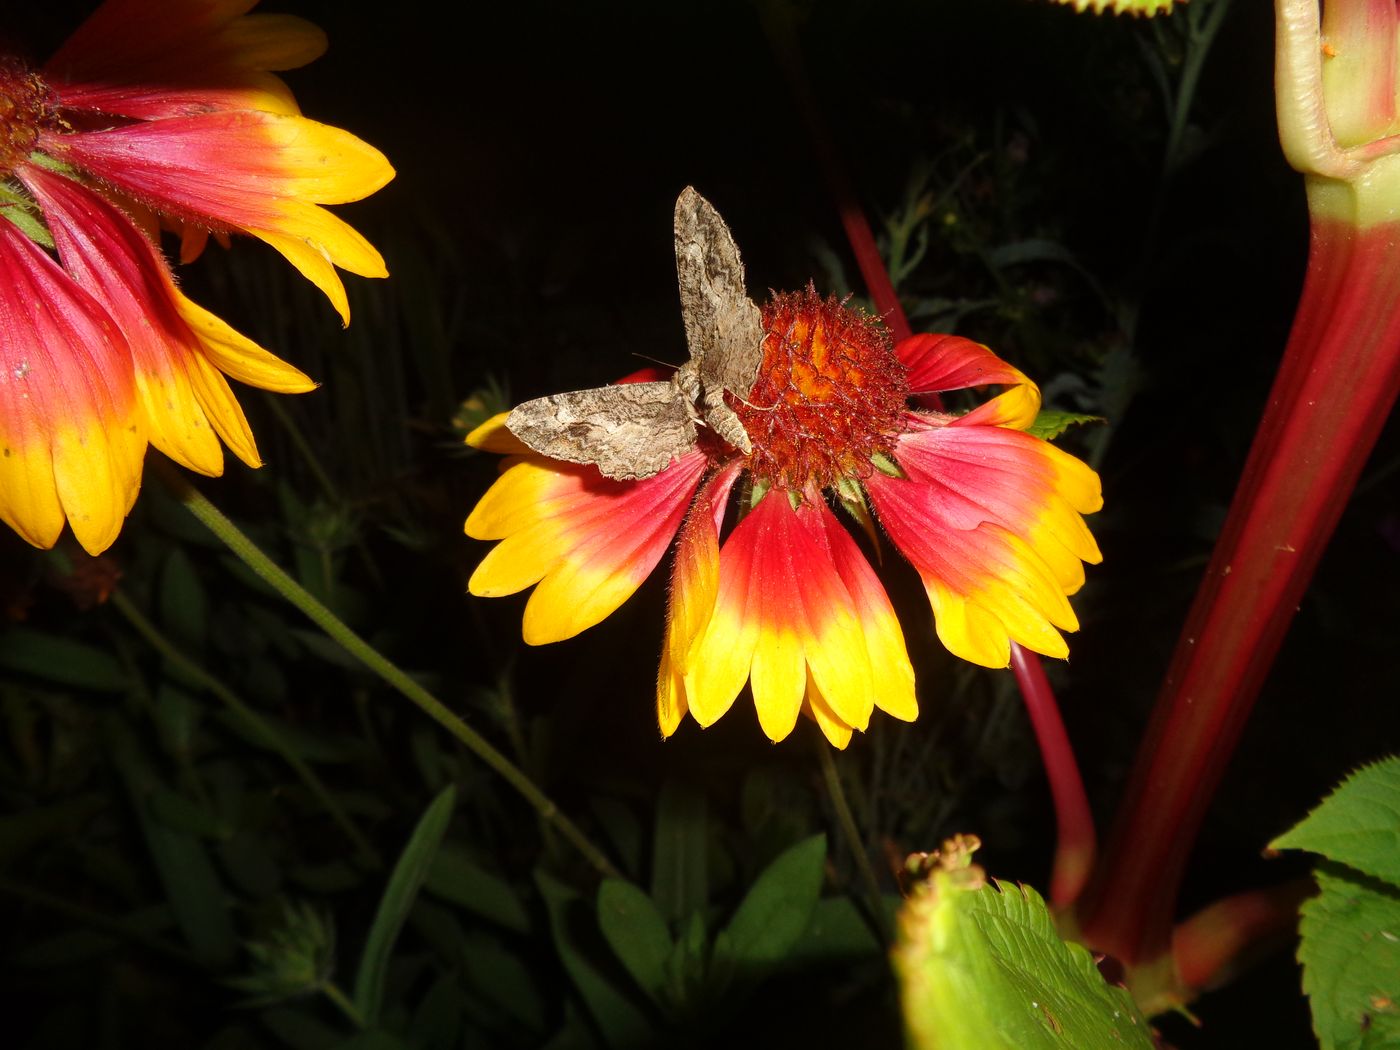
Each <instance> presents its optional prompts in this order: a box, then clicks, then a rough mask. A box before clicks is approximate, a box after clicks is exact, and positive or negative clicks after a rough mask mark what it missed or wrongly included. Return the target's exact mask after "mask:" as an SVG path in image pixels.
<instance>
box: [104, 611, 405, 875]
mask: <svg viewBox="0 0 1400 1050" xmlns="http://www.w3.org/2000/svg"><path fill="white" fill-rule="evenodd" d="M110 601H111V604H112V606H113V608H115V609H116V610H117V612H119V613H121V614H122V616H123V617H125V619H126V622H127V623H129V624H131V626H132V627H133V628H135V630H136V633H137V634H139V635H141V637H142V638H144V639H146V641H147V642H148V643H149V644H150V646H151V648H152V649H154V650H155V651H156V652H158V653H160V655H161V656H163V657H164V658H165V659H166V661H167V662H169V664H170V665H171V666H172V667H174V668H176V669H178V670H179V671H180V673H182V674H183V675H185V676H186V677H187V678H190V679H191V680H193V681H196V682H198V683H199V684H200V685H202V686H203V687H204V688H205V689H207V690H208V691H209V692H211V693H213V694H214V696H215V697H216V698H217V699H218V700H219V701H220V702H221V703H222V704H223V705H224V706H225V707H227V708H228V709H229V711H230V712H231V713H232V714H233V716H234V717H235V718H237V719H238V721H240V722H241V723H243V726H244V728H245V729H247V731H248V732H249V733H251V734H253V735H254V736H256V737H257V738H258V739H260V740H262V741H263V742H264V743H266V744H267V745H268V747H270V748H272V750H274V751H276V752H277V753H278V754H279V755H281V756H282V758H283V759H284V760H285V761H286V763H287V765H289V766H291V768H292V771H293V772H294V773H296V775H297V776H299V777H300V778H301V781H302V783H303V784H305V785H306V786H307V788H308V789H309V790H310V792H311V793H312V794H313V795H315V796H316V798H317V800H318V801H319V802H320V803H321V805H323V806H325V807H326V812H327V813H329V814H330V816H331V819H332V820H334V821H335V822H336V823H337V824H339V825H340V828H341V830H342V831H344V832H345V836H346V838H348V839H349V840H350V841H351V843H352V844H353V845H354V847H355V850H356V852H358V853H359V854H360V857H361V859H362V860H364V862H365V863H366V864H368V865H369V866H370V867H372V868H378V867H380V865H381V863H382V862H381V860H380V858H379V854H378V853H376V852H375V849H374V847H373V846H372V845H370V842H369V840H368V839H367V838H365V837H364V835H363V834H361V833H360V829H359V828H357V827H355V824H354V822H353V821H352V820H351V819H350V817H349V816H348V815H347V814H346V812H345V810H343V809H342V808H341V807H340V805H339V803H337V802H336V800H335V797H334V796H333V795H332V794H331V793H330V790H329V789H328V788H327V787H326V785H325V783H324V782H323V781H322V780H321V778H320V777H318V776H317V775H316V772H315V770H313V769H312V768H311V767H310V766H308V765H307V764H306V763H305V762H303V761H302V759H301V756H299V755H298V754H297V753H296V751H294V750H293V749H292V746H291V745H290V744H289V743H288V742H287V741H286V740H284V739H283V738H282V735H281V734H280V733H278V732H277V730H276V729H275V728H273V726H272V725H271V724H269V723H268V721H267V720H266V719H265V718H263V717H262V716H261V715H260V714H258V713H257V712H256V711H255V710H253V709H252V708H251V707H249V706H248V705H247V704H245V703H244V702H243V701H242V700H240V699H239V698H238V696H237V694H235V693H234V692H233V691H232V690H231V689H229V688H228V687H227V686H226V685H224V683H223V682H221V681H219V679H218V678H216V677H215V676H214V675H212V674H210V673H209V672H208V671H206V670H205V669H204V668H203V667H202V666H200V665H199V664H198V663H196V662H195V661H194V660H192V659H190V657H188V656H186V655H185V654H184V653H182V652H181V651H180V650H179V649H178V648H177V647H176V646H175V643H174V642H172V641H171V640H170V639H169V638H167V637H166V636H165V635H164V634H162V633H161V631H160V629H159V628H158V627H156V625H155V624H153V623H151V621H150V620H148V619H146V617H145V615H144V614H143V613H142V612H141V610H140V609H138V608H137V607H136V604H135V603H134V602H133V601H132V600H131V599H130V598H128V597H127V596H126V595H125V594H124V593H122V591H120V590H118V591H114V592H113V593H112V597H111V599H110Z"/></svg>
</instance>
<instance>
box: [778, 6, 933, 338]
mask: <svg viewBox="0 0 1400 1050" xmlns="http://www.w3.org/2000/svg"><path fill="white" fill-rule="evenodd" d="M762 11H763V16H764V27H765V28H766V29H767V31H768V39H769V40H770V41H771V42H772V44H773V50H774V51H775V52H776V55H777V59H778V64H779V65H780V66H781V67H782V70H783V73H784V74H785V75H786V76H787V81H788V87H789V88H790V89H791V91H792V95H793V101H794V102H796V103H797V109H798V112H799V113H800V114H801V116H802V121H803V123H804V124H806V125H807V132H808V134H809V135H810V136H811V139H812V149H813V150H814V151H815V152H816V154H817V160H818V162H819V163H820V166H821V170H822V175H823V176H824V177H825V178H826V184H827V189H828V190H829V191H830V193H831V197H832V200H834V201H835V202H836V210H837V212H838V213H839V214H840V216H841V225H842V227H844V229H845V231H846V239H847V240H848V241H849V242H850V245H851V251H852V252H853V253H854V254H855V257H856V265H857V266H858V267H859V268H860V275H861V279H862V280H864V281H865V287H866V290H867V291H869V293H870V299H871V301H872V302H873V303H874V304H875V309H876V311H877V312H878V313H879V314H880V316H881V317H882V318H884V321H885V324H887V325H889V328H890V332H891V333H893V335H894V338H895V341H896V342H898V341H899V340H901V339H908V338H909V336H911V335H912V334H913V329H912V328H910V327H909V319H908V317H906V316H905V314H904V307H903V306H902V305H901V304H900V302H899V294H898V293H897V292H896V291H895V287H894V283H893V282H892V281H891V280H890V274H889V271H888V270H887V269H886V268H885V261H884V259H882V258H881V256H880V248H879V245H878V244H877V243H876V241H875V234H874V233H873V232H872V231H871V229H870V223H869V221H868V220H867V219H866V217H865V210H864V209H863V208H862V207H861V206H860V203H859V200H858V198H857V197H856V193H855V188H854V187H853V186H852V185H851V179H850V176H849V175H848V174H847V173H846V167H845V165H844V164H842V162H841V154H840V151H839V150H838V149H837V148H836V143H835V141H834V140H833V139H832V137H831V133H830V132H829V131H828V130H827V127H826V121H825V120H823V119H822V115H821V109H820V107H819V106H818V105H817V102H816V98H815V97H814V96H813V94H812V88H811V84H810V82H809V81H808V79H807V72H806V68H805V66H804V64H803V61H802V51H801V49H800V48H799V47H798V44H797V35H796V33H794V32H793V27H792V22H791V19H790V17H789V12H788V10H787V7H786V5H785V4H783V3H781V2H780V0H773V2H769V3H765V4H763V5H762Z"/></svg>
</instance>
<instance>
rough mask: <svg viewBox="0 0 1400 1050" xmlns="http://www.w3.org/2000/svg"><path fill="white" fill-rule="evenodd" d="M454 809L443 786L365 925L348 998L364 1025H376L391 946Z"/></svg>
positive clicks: (452, 792) (452, 796)
mask: <svg viewBox="0 0 1400 1050" xmlns="http://www.w3.org/2000/svg"><path fill="white" fill-rule="evenodd" d="M456 804H457V789H456V788H454V787H453V786H452V785H450V784H449V785H448V786H447V787H446V788H444V789H443V790H442V792H441V793H440V794H439V795H438V796H437V798H435V799H433V801H432V802H431V803H429V805H428V808H427V810H426V811H425V812H424V813H423V816H422V819H420V820H419V821H418V826H417V827H416V828H414V829H413V834H412V835H411V836H409V839H408V845H406V846H405V847H404V850H403V853H402V855H400V857H399V862H398V863H397V864H395V865H394V871H393V874H392V875H390V876H389V884H388V886H387V887H385V890H384V896H383V898H381V900H380V901H379V910H378V911H377V912H376V913H375V916H374V923H373V925H371V926H370V930H369V937H368V938H367V939H366V940H365V950H364V954H363V955H362V956H360V968H359V971H358V972H357V973H356V974H355V992H354V995H353V996H352V999H353V1001H354V1003H355V1008H356V1009H357V1010H358V1011H359V1012H360V1016H361V1017H363V1018H364V1019H365V1022H366V1023H367V1024H371V1025H372V1024H375V1023H376V1022H377V1021H378V1020H379V1010H380V1007H381V1006H382V1005H383V1002H384V978H385V976H386V975H387V973H388V970H389V956H390V953H391V952H392V951H393V948H394V941H395V940H397V939H398V936H399V931H400V930H402V929H403V924H404V921H405V920H406V919H407V918H408V913H409V910H410V909H411V908H412V907H413V902H414V900H415V898H417V896H418V890H419V888H420V887H421V886H422V885H423V881H424V880H425V879H426V878H427V877H428V868H429V866H430V865H431V864H432V862H433V857H434V856H435V855H436V854H437V851H438V847H439V846H440V845H441V844H442V837H443V835H445V834H446V833H447V825H448V822H449V821H451V819H452V810H453V807H455V806H456Z"/></svg>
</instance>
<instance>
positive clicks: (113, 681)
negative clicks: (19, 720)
mask: <svg viewBox="0 0 1400 1050" xmlns="http://www.w3.org/2000/svg"><path fill="white" fill-rule="evenodd" d="M0 668H4V669H6V670H8V671H19V672H21V673H23V674H30V675H33V676H34V677H35V678H42V679H44V680H45V681H48V682H56V683H58V684H59V685H74V686H80V687H81V688H84V689H96V690H98V691H100V692H110V693H119V692H122V691H123V690H125V689H126V688H127V686H128V685H129V684H130V679H129V678H128V677H127V673H126V669H125V668H124V667H122V665H121V664H120V663H118V662H117V660H116V658H115V657H113V656H112V655H111V654H110V653H107V652H104V651H103V650H101V649H98V648H96V647H95V646H91V645H85V644H84V643H82V642H75V641H72V640H71V639H68V638H60V637H59V636H57V635H53V634H48V633H46V632H44V631H36V630H33V629H32V628H28V627H11V628H8V629H7V630H6V631H5V632H4V633H3V634H0Z"/></svg>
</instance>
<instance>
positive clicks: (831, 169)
mask: <svg viewBox="0 0 1400 1050" xmlns="http://www.w3.org/2000/svg"><path fill="white" fill-rule="evenodd" d="M763 15H764V28H765V29H766V31H767V33H768V39H769V41H770V42H771V44H772V47H773V50H774V54H775V56H776V58H777V62H778V65H779V66H780V68H781V69H782V71H783V74H784V76H785V77H786V78H787V82H788V88H789V90H790V91H791V92H792V97H793V101H794V103H795V105H796V106H797V109H798V112H799V113H800V114H801V117H802V121H803V123H804V124H805V125H806V127H807V131H808V134H809V135H810V137H811V142H812V149H813V152H815V153H816V155H817V159H818V162H819V164H820V167H821V170H822V174H823V176H824V178H825V180H826V184H827V189H828V191H829V192H830V193H831V196H832V200H833V202H834V203H835V205H836V209H837V212H838V213H839V214H840V216H841V225H842V227H843V229H844V230H845V232H846V239H847V241H848V242H849V243H850V246H851V252H852V254H854V255H855V258H856V265H857V267H858V268H859V270H860V273H861V279H862V280H863V281H864V283H865V287H866V290H867V291H868V292H869V294H870V298H871V301H872V302H873V303H874V304H875V309H876V311H877V312H878V313H879V315H880V317H881V319H882V320H883V321H884V322H885V324H886V325H887V326H888V327H889V329H890V331H891V332H892V333H893V335H894V338H895V339H896V341H899V340H903V339H907V338H909V337H910V335H911V334H912V331H913V330H912V329H911V328H910V325H909V319H908V317H907V315H906V314H905V312H904V307H903V305H902V304H901V303H900V301H899V293H898V292H897V291H896V289H895V287H894V282H893V281H892V280H891V279H890V274H889V269H888V267H887V266H886V265H885V260H884V258H883V256H882V255H881V254H880V249H879V245H878V244H877V243H876V240H875V236H874V234H873V232H872V231H871V227H870V223H869V221H868V220H867V218H866V215H865V211H864V209H863V208H862V207H861V205H860V202H859V199H858V197H857V195H856V192H855V188H854V186H853V185H852V183H851V178H850V175H849V174H848V173H847V171H846V167H845V164H844V163H843V162H842V159H841V154H840V151H839V150H838V149H837V147H836V144H835V140H834V139H833V137H832V135H831V131H830V129H829V128H828V126H827V124H826V121H825V119H824V118H823V116H822V111H821V107H820V106H819V105H818V104H817V101H816V97H815V95H814V94H813V92H812V86H811V81H810V80H809V79H808V77H807V71H806V65H805V63H804V62H803V60H802V51H801V48H800V46H799V44H798V41H797V34H796V32H795V30H794V27H793V21H792V19H793V13H792V10H791V7H790V6H789V5H788V4H786V3H784V2H783V0H771V2H769V3H766V4H764V5H763ZM934 396H935V398H936V396H937V395H936V394H935V395H934ZM935 404H936V402H935ZM1011 668H1012V672H1013V673H1014V674H1015V676H1016V684H1017V686H1018V687H1019V689H1020V691H1021V696H1022V698H1023V700H1024V701H1025V704H1026V710H1027V712H1028V713H1029V715H1030V719H1031V724H1032V727H1033V729H1034V731H1035V735H1036V742H1037V744H1038V745H1039V747H1040V751H1041V757H1042V759H1043V761H1044V764H1045V771H1046V776H1047V778H1048V779H1049V783H1050V793H1051V797H1052V799H1053V802H1054V808H1055V821H1056V848H1055V857H1054V860H1053V863H1052V868H1051V877H1050V900H1051V902H1052V903H1054V904H1057V905H1062V906H1066V905H1069V904H1070V903H1072V902H1073V901H1074V899H1075V898H1076V897H1077V896H1078V894H1079V891H1080V890H1081V889H1082V888H1083V886H1084V883H1085V881H1086V879H1087V878H1088V873H1089V870H1090V868H1091V866H1092V865H1093V862H1094V856H1095V850H1096V848H1097V838H1096V835H1095V831H1094V818H1093V813H1092V811H1091V810H1090V808H1089V799H1088V796H1087V795H1086V794H1085V792H1084V780H1083V777H1082V776H1081V775H1080V773H1079V766H1078V763H1077V762H1076V761H1075V758H1074V752H1073V750H1072V749H1071V747H1070V744H1069V736H1068V734H1067V733H1066V732H1065V726H1064V719H1063V718H1062V717H1061V716H1060V710H1059V706H1058V705H1057V704H1056V702H1055V694H1054V692H1053V690H1052V689H1051V688H1050V682H1049V679H1048V678H1046V676H1045V670H1044V668H1043V667H1042V666H1041V663H1040V657H1039V656H1037V655H1036V654H1035V653H1033V652H1031V651H1029V650H1027V649H1025V648H1023V647H1022V646H1020V645H1017V644H1016V643H1015V642H1013V643H1012V644H1011Z"/></svg>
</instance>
